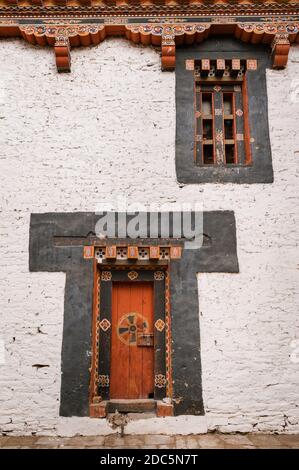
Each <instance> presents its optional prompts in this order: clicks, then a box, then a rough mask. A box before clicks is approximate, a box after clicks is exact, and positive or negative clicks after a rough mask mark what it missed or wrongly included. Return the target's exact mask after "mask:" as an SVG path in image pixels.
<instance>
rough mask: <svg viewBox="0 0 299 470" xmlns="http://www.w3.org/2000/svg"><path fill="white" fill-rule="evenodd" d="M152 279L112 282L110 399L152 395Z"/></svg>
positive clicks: (151, 396)
mask: <svg viewBox="0 0 299 470" xmlns="http://www.w3.org/2000/svg"><path fill="white" fill-rule="evenodd" d="M153 333H154V302H153V283H152V282H136V283H132V282H131V283H127V282H114V283H113V286H112V336H111V371H110V398H111V399H113V398H114V399H115V398H127V399H137V398H153V396H154V395H153V394H154V341H153Z"/></svg>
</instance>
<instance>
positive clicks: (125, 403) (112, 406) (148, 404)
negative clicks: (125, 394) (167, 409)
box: [107, 399, 156, 413]
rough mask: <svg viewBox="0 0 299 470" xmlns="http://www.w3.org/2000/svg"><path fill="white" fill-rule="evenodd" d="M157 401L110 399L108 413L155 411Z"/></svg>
mask: <svg viewBox="0 0 299 470" xmlns="http://www.w3.org/2000/svg"><path fill="white" fill-rule="evenodd" d="M155 409H156V402H155V400H152V399H144V400H142V399H139V400H109V402H108V403H107V411H108V413H115V412H116V410H117V411H118V412H119V413H144V412H149V411H155Z"/></svg>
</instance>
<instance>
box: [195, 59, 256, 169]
mask: <svg viewBox="0 0 299 470" xmlns="http://www.w3.org/2000/svg"><path fill="white" fill-rule="evenodd" d="M194 77H195V146H194V148H195V163H196V164H197V165H203V166H206V165H220V166H223V165H226V166H231V165H248V164H250V163H251V155H250V145H249V139H250V137H249V128H248V111H247V95H246V60H243V61H241V60H239V59H230V60H224V59H215V60H211V61H210V60H208V59H201V60H198V61H195V73H194Z"/></svg>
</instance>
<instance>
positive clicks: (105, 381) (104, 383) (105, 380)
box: [98, 375, 110, 387]
mask: <svg viewBox="0 0 299 470" xmlns="http://www.w3.org/2000/svg"><path fill="white" fill-rule="evenodd" d="M98 382H99V387H109V383H110V380H109V375H99V378H98Z"/></svg>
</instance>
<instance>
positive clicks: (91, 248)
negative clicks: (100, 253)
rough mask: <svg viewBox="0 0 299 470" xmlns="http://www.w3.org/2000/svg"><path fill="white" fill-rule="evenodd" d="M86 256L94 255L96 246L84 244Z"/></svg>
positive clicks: (91, 256)
mask: <svg viewBox="0 0 299 470" xmlns="http://www.w3.org/2000/svg"><path fill="white" fill-rule="evenodd" d="M83 253H84V255H83V256H84V258H85V259H90V258H93V257H94V246H84V252H83Z"/></svg>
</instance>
